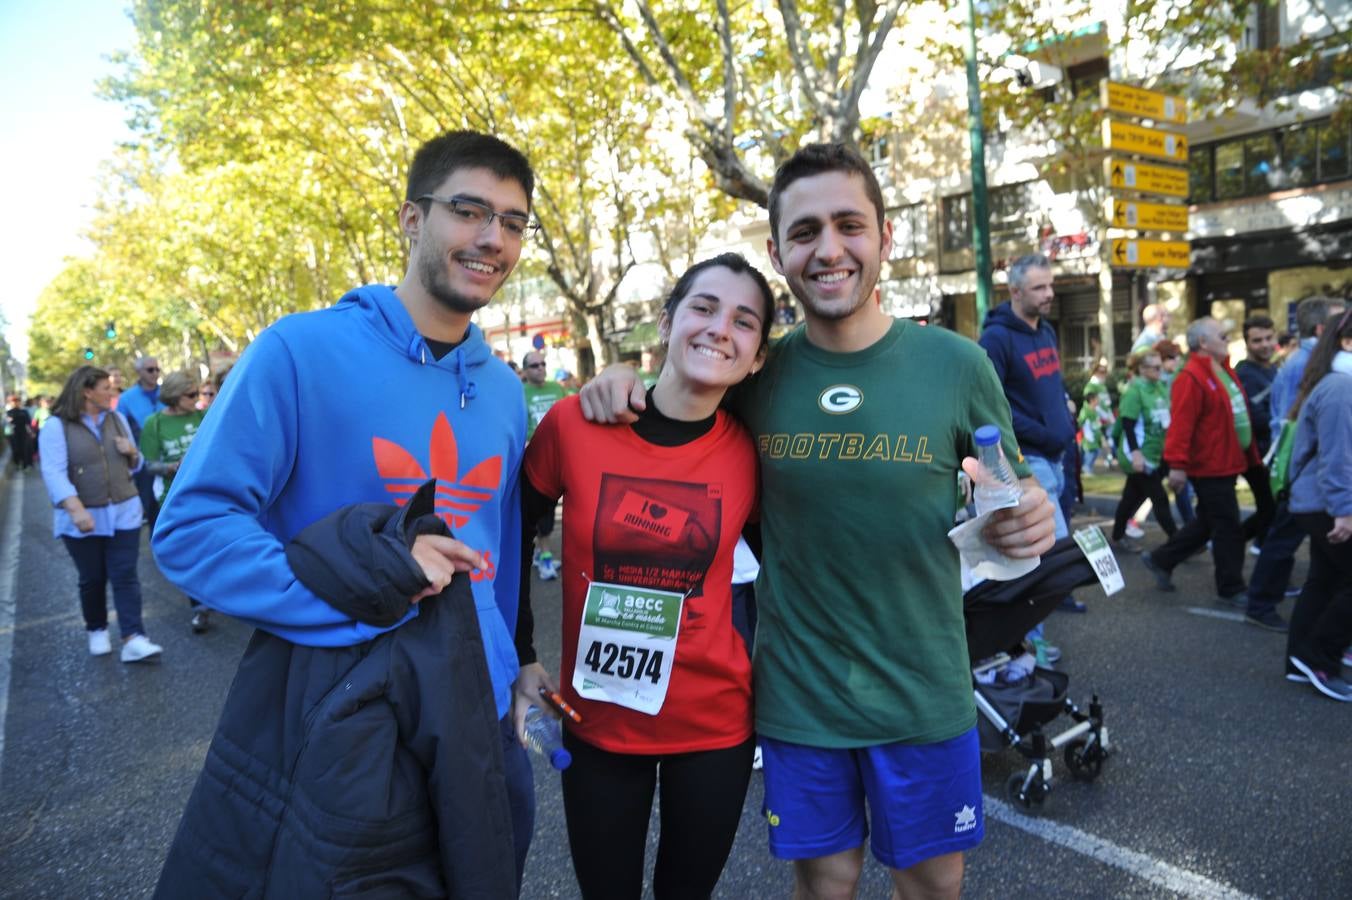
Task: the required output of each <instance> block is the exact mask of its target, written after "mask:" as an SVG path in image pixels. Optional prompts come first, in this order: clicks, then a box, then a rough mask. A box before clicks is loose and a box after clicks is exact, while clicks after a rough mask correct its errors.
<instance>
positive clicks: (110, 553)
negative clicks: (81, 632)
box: [61, 528, 145, 639]
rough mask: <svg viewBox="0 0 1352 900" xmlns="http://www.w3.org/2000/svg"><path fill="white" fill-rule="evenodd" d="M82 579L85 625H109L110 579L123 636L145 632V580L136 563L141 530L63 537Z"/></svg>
mask: <svg viewBox="0 0 1352 900" xmlns="http://www.w3.org/2000/svg"><path fill="white" fill-rule="evenodd" d="M61 540H62V541H63V542H64V543H65V545H66V550H67V551H68V552H69V553H70V558H71V559H72V560H74V561H75V571H76V572H77V573H78V575H79V580H80V610H81V612H83V613H84V620H85V628H86V629H88V630H89V631H101V630H103V629H104V628H107V627H108V590H107V588H108V582H110V581H111V582H112V584H113V606H114V607H116V609H117V627H118V629H119V630H120V631H121V632H122V637H123V638H124V639H125V638H129V637H131V636H132V635H134V634H145V629H144V628H142V627H141V579H140V578H139V577H138V575H137V574H136V562H137V558H138V557H139V555H140V552H141V529H139V528H137V529H135V530H132V529H128V530H126V531H115V532H113V536H112V537H95V536H92V535H91V536H89V537H82V538H73V537H64V536H63V537H62V538H61Z"/></svg>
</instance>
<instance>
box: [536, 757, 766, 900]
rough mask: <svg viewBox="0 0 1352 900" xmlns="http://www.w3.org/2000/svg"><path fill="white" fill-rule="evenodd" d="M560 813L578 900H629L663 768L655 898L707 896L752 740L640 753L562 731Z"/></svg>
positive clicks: (637, 890)
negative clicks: (569, 760)
mask: <svg viewBox="0 0 1352 900" xmlns="http://www.w3.org/2000/svg"><path fill="white" fill-rule="evenodd" d="M563 741H564V746H565V747H567V748H568V750H569V752H571V753H572V754H573V764H572V765H571V766H569V767H568V768H567V769H564V770H563V810H564V814H565V816H566V817H567V820H568V845H569V847H570V848H571V850H572V853H573V870H574V871H575V872H576V873H577V883H578V886H579V887H581V889H582V896H583V898H585V900H610V898H616V900H636V898H638V897H640V896H642V893H643V854H644V850H645V848H646V846H647V843H648V819H649V817H650V816H651V814H652V807H653V789H654V787H657V786H658V772H659V765H660V771H661V785H660V790H661V792H662V793H661V812H660V815H661V826H660V827H661V831H660V834H659V836H658V842H657V865H656V867H655V869H654V870H653V896H654V897H656V898H657V900H686V898H690V900H694V898H699V900H705V898H708V897H709V896H711V895H712V894H713V891H714V886H715V885H716V884H718V877H719V876H720V875H721V874H723V866H724V864H725V863H726V862H727V861H728V854H729V853H730V852H731V851H732V842H733V839H734V838H735V837H736V836H737V826H738V824H739V823H740V821H741V818H742V803H743V801H744V800H745V799H746V788H747V783H748V782H749V781H750V780H751V756H752V754H753V753H754V751H755V746H756V741H755V739H754V738H752V739H750V740H747V741H745V742H744V743H741V744H738V745H737V746H736V747H729V748H728V749H726V750H703V751H698V752H695V753H673V754H669V755H657V756H645V755H638V754H631V753H611V752H609V751H606V750H601V749H599V748H597V747H593V746H592V745H591V744H587V743H584V742H583V741H581V740H579V739H577V738H576V737H574V736H573V735H572V734H571V733H569V732H566V731H565V732H564V739H563Z"/></svg>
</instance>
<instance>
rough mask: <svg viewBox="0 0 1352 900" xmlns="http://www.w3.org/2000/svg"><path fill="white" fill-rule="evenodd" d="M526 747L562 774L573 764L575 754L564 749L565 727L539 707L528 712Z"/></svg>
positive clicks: (533, 707) (534, 707)
mask: <svg viewBox="0 0 1352 900" xmlns="http://www.w3.org/2000/svg"><path fill="white" fill-rule="evenodd" d="M526 746H527V747H529V748H530V749H532V750H534V751H535V752H536V753H538V754H540V755H541V756H543V757H544V758H545V759H547V760H549V764H550V765H551V766H553V767H554V768H556V769H558V770H559V771H560V772H562V771H563V770H564V769H566V768H568V767H569V766H570V765H572V764H573V754H571V753H569V752H568V751H567V750H565V749H563V727H562V725H560V723H559V720H558V719H556V718H554V717H553V716H551V715H549V714H548V713H546V712H544V711H543V710H541V709H540V707H538V706H532V707H531V708H530V709H528V710H526Z"/></svg>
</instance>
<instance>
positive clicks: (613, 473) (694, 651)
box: [525, 396, 756, 754]
mask: <svg viewBox="0 0 1352 900" xmlns="http://www.w3.org/2000/svg"><path fill="white" fill-rule="evenodd" d="M525 468H526V476H527V477H528V478H529V479H530V482H531V484H532V485H534V487H535V489H536V490H538V491H539V492H540V493H542V494H544V495H546V496H549V497H560V496H561V497H563V498H565V499H564V506H563V573H562V578H563V669H562V672H561V675H560V685H561V690H562V692H563V696H564V698H565V699H567V701H568V702H569V703H571V704H572V705H573V706H574V707H575V708H576V709H577V711H578V712H579V713H580V714H581V715H582V722H581V724H578V725H570V726H569V728H570V729H572V731H573V732H574V733H575V734H576V735H577V736H578V737H580V738H582V739H583V740H585V741H586V742H587V743H589V744H592V745H594V746H597V747H600V748H601V749H603V750H609V751H611V752H615V753H653V754H656V753H688V752H691V751H694V750H715V749H722V748H725V747H733V746H736V745H737V744H740V743H741V742H743V741H745V740H746V739H747V738H749V737H750V736H751V732H752V727H753V725H752V715H751V660H750V658H749V657H748V656H747V652H746V645H745V644H744V643H743V642H742V639H741V637H740V636H739V635H738V634H737V632H736V630H735V629H734V628H733V627H732V590H731V585H732V557H733V551H734V549H735V548H736V546H737V538H738V536H739V535H740V534H741V531H742V526H743V525H744V524H745V522H746V520H747V518H748V517H749V516H750V515H751V513H752V511H753V510H754V509H755V504H756V453H755V445H754V444H752V442H751V438H750V437H749V436H748V435H747V433H746V431H745V430H744V429H743V428H742V426H741V425H740V424H738V423H737V422H736V421H735V420H733V419H732V418H731V417H730V416H728V415H727V414H726V413H724V412H722V411H720V412H719V413H718V420H717V422H716V423H715V424H714V427H713V428H712V429H711V430H710V431H709V433H708V434H705V435H704V436H702V437H700V438H698V439H696V440H694V441H691V442H690V443H688V444H684V445H682V446H680V447H659V446H656V445H654V444H650V443H648V442H647V441H645V440H643V439H642V438H640V437H639V436H638V435H637V434H635V433H634V431H633V430H632V429H630V428H626V427H618V426H611V425H593V424H591V423H589V422H587V421H585V420H584V419H583V418H582V412H581V407H580V405H579V402H578V398H577V397H576V396H571V397H566V398H564V399H563V400H560V401H559V402H558V403H556V404H554V406H553V407H552V408H551V409H550V410H549V413H548V415H546V416H545V418H544V421H542V422H541V423H540V426H539V428H537V429H536V431H535V437H534V438H532V439H531V442H530V445H529V446H528V447H527V449H526V461H525ZM654 507H656V508H658V509H659V510H660V511H661V512H660V515H661V518H662V519H664V520H665V521H664V522H662V523H661V525H662V526H663V527H653V526H654V525H655V524H656V523H652V522H647V521H646V519H645V516H644V515H643V514H642V513H641V512H639V510H640V508H642V509H652V508H654ZM673 524H675V525H677V526H678V527H676V528H674V529H673V528H671V527H669V526H671V525H673ZM645 525H647V526H648V527H644V526H645ZM590 581H600V582H611V583H617V584H628V585H633V586H635V587H646V588H654V589H659V590H666V591H676V592H678V593H685V592H686V591H689V592H690V594H689V596H688V597H686V599H685V604H684V608H683V611H682V613H681V624H680V629H679V633H678V640H677V644H676V657H675V662H674V665H673V668H672V673H671V681H670V686H669V687H668V689H667V696H666V701H665V702H664V703H663V705H662V709H661V711H660V712H658V714H657V715H647V714H645V713H642V712H638V711H636V710H632V709H628V708H626V707H623V706H619V705H616V704H614V703H604V702H600V701H592V700H584V699H582V698H581V697H579V696H578V694H577V692H576V691H574V690H573V684H572V681H573V668H574V664H575V661H576V658H577V645H578V632H579V630H580V628H581V623H582V610H583V605H584V602H585V598H586V594H587V587H588V584H589V582H590Z"/></svg>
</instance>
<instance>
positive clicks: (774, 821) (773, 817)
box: [765, 809, 779, 828]
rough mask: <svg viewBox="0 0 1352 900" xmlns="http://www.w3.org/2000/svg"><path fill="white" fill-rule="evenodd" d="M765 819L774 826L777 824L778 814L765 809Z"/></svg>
mask: <svg viewBox="0 0 1352 900" xmlns="http://www.w3.org/2000/svg"><path fill="white" fill-rule="evenodd" d="M765 821H767V822H769V823H770V827H771V828H775V827H777V826H778V825H779V816H777V815H775V814H774V813H772V812H770V810H768V809H767V810H766V811H765Z"/></svg>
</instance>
